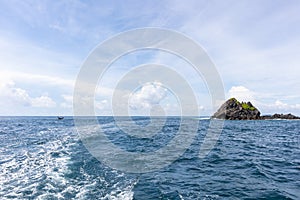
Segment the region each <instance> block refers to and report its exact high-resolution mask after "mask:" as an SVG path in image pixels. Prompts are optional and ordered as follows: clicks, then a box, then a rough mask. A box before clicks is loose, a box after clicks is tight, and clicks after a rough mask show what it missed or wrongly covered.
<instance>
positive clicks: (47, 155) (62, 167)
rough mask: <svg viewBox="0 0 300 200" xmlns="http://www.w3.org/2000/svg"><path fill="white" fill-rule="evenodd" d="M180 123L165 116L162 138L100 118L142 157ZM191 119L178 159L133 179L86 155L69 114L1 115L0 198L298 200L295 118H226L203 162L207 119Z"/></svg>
mask: <svg viewBox="0 0 300 200" xmlns="http://www.w3.org/2000/svg"><path fill="white" fill-rule="evenodd" d="M134 120H135V121H136V122H137V124H147V123H149V119H148V118H146V117H137V118H134ZM179 121H180V120H179V119H178V118H169V119H168V120H167V122H166V124H165V125H164V127H163V128H162V131H161V132H160V133H159V134H157V135H155V136H154V137H153V138H150V139H139V138H133V137H131V136H128V135H126V134H125V133H123V132H121V131H119V130H118V129H115V128H114V127H115V124H114V120H113V118H112V117H99V122H100V123H101V124H103V125H104V126H103V127H106V128H107V130H106V134H107V136H108V138H109V139H110V140H111V141H112V142H113V143H114V144H116V145H120V146H121V147H122V148H123V149H125V150H127V151H139V152H141V151H142V152H150V151H153V150H155V149H159V148H161V147H162V146H163V145H165V144H167V143H168V142H169V141H170V140H171V139H172V138H173V137H174V136H175V135H176V132H177V130H178V127H179ZM195 122H196V123H199V130H198V133H197V136H196V138H195V140H194V142H193V144H192V145H191V146H190V148H189V149H188V150H187V151H186V152H185V153H184V154H183V155H182V156H181V157H180V158H178V159H177V160H176V161H175V162H173V163H172V164H171V165H169V166H167V167H165V168H162V169H160V170H158V171H155V172H149V173H144V174H130V173H125V172H121V171H118V170H115V169H111V168H110V167H108V166H105V165H104V164H102V163H101V162H100V161H98V160H97V159H95V158H94V157H93V156H91V154H90V153H89V152H88V150H87V149H86V148H85V147H84V145H83V144H82V142H81V141H80V137H79V136H78V134H77V132H76V129H75V127H74V122H73V119H72V118H71V117H70V118H68V117H67V118H65V119H64V120H57V119H56V118H55V117H1V118H0V152H1V154H0V182H1V184H0V199H300V121H299V120H295V121H288V120H266V121H226V123H225V127H224V129H223V131H222V134H221V136H220V138H219V140H218V142H217V144H216V146H215V147H214V149H213V150H212V151H211V152H210V153H209V154H208V156H207V157H205V158H203V159H200V158H198V153H199V147H200V146H201V143H202V141H203V138H204V136H205V134H206V130H207V126H208V123H209V120H208V119H203V120H198V119H195V118H194V119H190V123H195ZM124 123H126V122H124ZM132 131H138V130H136V129H135V130H132Z"/></svg>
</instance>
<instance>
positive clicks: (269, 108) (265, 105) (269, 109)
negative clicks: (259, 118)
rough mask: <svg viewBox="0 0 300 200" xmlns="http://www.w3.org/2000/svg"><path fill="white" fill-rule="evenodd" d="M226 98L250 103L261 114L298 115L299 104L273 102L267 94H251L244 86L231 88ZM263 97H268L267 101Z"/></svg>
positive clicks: (299, 112)
mask: <svg viewBox="0 0 300 200" xmlns="http://www.w3.org/2000/svg"><path fill="white" fill-rule="evenodd" d="M227 96H228V98H231V97H235V98H236V99H237V100H239V101H245V102H248V101H250V102H252V103H253V104H254V106H256V107H257V108H258V109H259V110H260V111H261V112H262V114H274V113H293V114H300V104H299V103H296V104H288V103H285V102H284V101H283V100H281V99H276V100H275V101H274V100H273V96H272V95H269V94H260V93H257V92H253V91H252V90H250V89H248V88H246V87H245V86H233V87H231V89H230V90H229V91H228V93H227ZM265 97H268V98H267V99H266V98H265Z"/></svg>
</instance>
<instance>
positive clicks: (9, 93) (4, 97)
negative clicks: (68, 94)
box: [0, 81, 56, 108]
mask: <svg viewBox="0 0 300 200" xmlns="http://www.w3.org/2000/svg"><path fill="white" fill-rule="evenodd" d="M0 100H1V103H2V104H10V103H13V105H14V106H15V107H16V106H25V107H40V108H52V107H55V106H56V103H55V102H54V101H53V100H52V99H51V98H50V97H48V95H42V96H40V97H31V96H30V95H29V94H28V92H27V91H26V90H24V89H22V88H18V87H16V86H15V83H14V82H13V81H7V82H4V81H2V82H1V84H0Z"/></svg>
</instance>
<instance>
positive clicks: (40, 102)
mask: <svg viewBox="0 0 300 200" xmlns="http://www.w3.org/2000/svg"><path fill="white" fill-rule="evenodd" d="M31 105H32V107H39V108H52V107H55V106H56V103H55V102H54V101H53V100H52V99H51V98H50V97H48V96H40V97H37V98H32V99H31Z"/></svg>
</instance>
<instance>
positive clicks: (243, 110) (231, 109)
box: [212, 98, 300, 120]
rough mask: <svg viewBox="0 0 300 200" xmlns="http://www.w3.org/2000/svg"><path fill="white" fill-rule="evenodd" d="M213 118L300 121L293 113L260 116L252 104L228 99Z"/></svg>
mask: <svg viewBox="0 0 300 200" xmlns="http://www.w3.org/2000/svg"><path fill="white" fill-rule="evenodd" d="M212 118H217V119H228V120H264V119H300V117H297V116H295V115H292V114H291V113H289V114H274V115H264V116H260V112H259V110H258V109H257V108H255V107H254V106H253V105H252V104H251V103H250V102H247V103H245V102H239V101H238V100H236V99H235V98H231V99H228V100H227V101H226V102H225V103H224V104H223V105H222V106H221V107H220V108H219V109H218V111H217V112H216V113H215V114H214V115H213V116H212Z"/></svg>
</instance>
